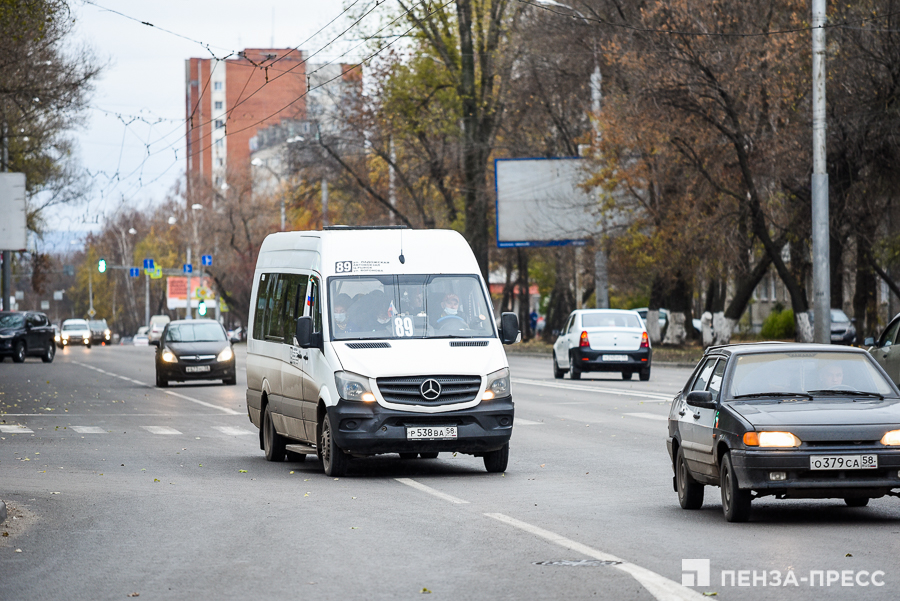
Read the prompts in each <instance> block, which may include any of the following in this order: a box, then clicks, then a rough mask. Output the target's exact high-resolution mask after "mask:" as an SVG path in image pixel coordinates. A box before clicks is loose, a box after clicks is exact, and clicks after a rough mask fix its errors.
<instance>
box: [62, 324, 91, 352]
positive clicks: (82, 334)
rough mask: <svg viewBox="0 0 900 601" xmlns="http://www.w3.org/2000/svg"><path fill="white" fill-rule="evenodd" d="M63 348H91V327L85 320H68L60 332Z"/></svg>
mask: <svg viewBox="0 0 900 601" xmlns="http://www.w3.org/2000/svg"><path fill="white" fill-rule="evenodd" d="M59 337H60V342H62V345H63V346H75V345H78V346H86V347H88V348H91V326H89V325H88V322H87V320H85V319H67V320H65V321H64V322H62V328H60V331H59Z"/></svg>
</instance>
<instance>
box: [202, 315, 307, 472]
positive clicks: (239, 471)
mask: <svg viewBox="0 0 900 601" xmlns="http://www.w3.org/2000/svg"><path fill="white" fill-rule="evenodd" d="M185 302H187V301H185ZM238 471H239V472H240V473H242V474H246V473H247V470H238ZM291 473H292V474H293V473H294V472H291Z"/></svg>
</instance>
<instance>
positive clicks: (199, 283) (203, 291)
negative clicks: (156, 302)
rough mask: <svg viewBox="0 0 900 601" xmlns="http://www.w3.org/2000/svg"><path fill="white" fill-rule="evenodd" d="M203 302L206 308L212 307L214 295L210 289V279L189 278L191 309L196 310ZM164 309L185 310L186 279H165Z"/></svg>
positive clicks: (177, 277) (180, 277)
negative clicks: (203, 301) (202, 301)
mask: <svg viewBox="0 0 900 601" xmlns="http://www.w3.org/2000/svg"><path fill="white" fill-rule="evenodd" d="M201 300H205V301H206V304H207V306H209V307H212V306H214V305H213V303H214V302H215V300H216V293H215V292H214V291H213V289H212V279H211V278H208V277H192V278H191V307H194V308H196V307H197V306H199V305H200V301H201ZM166 307H168V308H169V309H185V308H187V278H186V277H183V276H175V277H168V278H166Z"/></svg>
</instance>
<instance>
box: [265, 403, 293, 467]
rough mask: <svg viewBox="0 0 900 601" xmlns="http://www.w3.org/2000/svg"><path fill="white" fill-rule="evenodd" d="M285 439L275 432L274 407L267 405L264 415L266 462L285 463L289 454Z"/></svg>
mask: <svg viewBox="0 0 900 601" xmlns="http://www.w3.org/2000/svg"><path fill="white" fill-rule="evenodd" d="M286 444H287V442H286V441H285V439H284V438H283V437H282V436H281V435H279V434H278V432H276V431H275V424H274V423H273V422H272V406H271V405H270V404H268V403H266V411H265V413H263V449H264V450H265V452H266V461H284V456H285V454H286V453H287V451H286V450H285V448H284V447H285V445H286Z"/></svg>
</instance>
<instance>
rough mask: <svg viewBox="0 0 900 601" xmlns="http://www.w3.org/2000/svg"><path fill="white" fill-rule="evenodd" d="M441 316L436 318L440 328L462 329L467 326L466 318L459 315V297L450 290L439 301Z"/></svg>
mask: <svg viewBox="0 0 900 601" xmlns="http://www.w3.org/2000/svg"><path fill="white" fill-rule="evenodd" d="M441 309H443V310H442V311H441V316H440V317H439V318H438V320H437V327H438V328H440V329H462V328H465V327H468V324H467V323H466V320H465V319H463V318H462V316H461V315H460V313H461V311H460V306H459V297H458V296H457V295H455V294H453V293H452V292H448V293H447V294H445V295H444V298H443V300H442V301H441Z"/></svg>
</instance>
